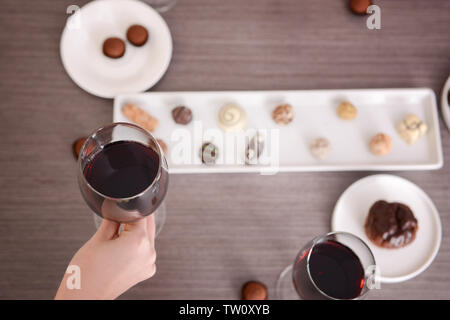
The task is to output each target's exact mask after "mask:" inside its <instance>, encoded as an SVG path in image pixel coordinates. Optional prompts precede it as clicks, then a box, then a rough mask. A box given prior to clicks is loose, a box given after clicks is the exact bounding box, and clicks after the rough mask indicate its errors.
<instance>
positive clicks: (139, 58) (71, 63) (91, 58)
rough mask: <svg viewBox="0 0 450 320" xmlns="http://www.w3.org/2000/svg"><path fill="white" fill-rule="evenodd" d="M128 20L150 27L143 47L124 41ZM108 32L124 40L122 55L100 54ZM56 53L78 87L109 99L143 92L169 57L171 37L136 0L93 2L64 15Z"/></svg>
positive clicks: (157, 18) (156, 16)
mask: <svg viewBox="0 0 450 320" xmlns="http://www.w3.org/2000/svg"><path fill="white" fill-rule="evenodd" d="M133 24H141V25H143V26H145V27H146V28H147V30H148V31H149V40H148V42H147V43H146V44H145V45H144V46H142V47H135V46H133V45H131V44H130V43H129V42H128V41H127V40H126V32H127V29H128V27H129V26H130V25H133ZM113 36H114V37H119V38H121V39H123V40H124V41H125V42H126V52H125V55H124V56H123V57H122V58H119V59H110V58H108V57H106V56H105V55H104V54H103V51H102V46H103V41H104V40H105V39H106V38H108V37H113ZM60 52H61V59H62V63H63V65H64V68H65V69H66V71H67V73H68V74H69V76H70V77H71V78H72V80H73V81H74V82H75V83H76V84H77V85H78V86H80V87H81V88H82V89H84V90H86V91H87V92H89V93H91V94H93V95H96V96H99V97H103V98H113V97H114V96H116V95H118V94H121V93H126V92H142V91H145V90H147V89H149V88H150V87H152V86H153V85H154V84H155V83H156V82H158V80H159V79H161V77H162V76H163V75H164V73H165V72H166V70H167V68H168V66H169V63H170V59H171V57H172V37H171V35H170V31H169V28H168V27H167V24H166V23H165V21H164V20H163V18H162V17H161V16H160V15H159V14H158V13H157V12H156V11H155V10H153V9H152V8H151V7H150V6H148V5H146V4H145V3H143V2H141V1H135V0H96V1H92V2H89V3H88V4H86V5H85V6H84V7H83V8H81V9H80V10H78V11H77V12H76V13H75V14H73V15H72V16H71V17H70V18H69V19H68V21H67V24H66V27H65V28H64V31H63V33H62V36H61V43H60Z"/></svg>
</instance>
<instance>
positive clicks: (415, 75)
mask: <svg viewBox="0 0 450 320" xmlns="http://www.w3.org/2000/svg"><path fill="white" fill-rule="evenodd" d="M86 2H87V1H80V0H60V1H54V0H40V1H33V0H21V1H18V0H2V1H1V2H0V74H1V79H0V121H1V122H0V298H2V299H22V298H27V299H28V298H30V299H51V298H53V296H54V294H55V292H56V289H57V286H58V284H59V282H60V280H61V277H62V275H63V272H64V270H65V268H66V266H67V264H68V262H69V260H70V258H71V257H72V255H73V254H74V253H75V251H76V250H77V249H78V248H79V247H80V246H81V245H82V244H83V243H84V242H85V241H86V240H87V239H88V238H89V237H90V236H91V235H92V233H93V232H94V225H93V222H92V216H91V212H90V210H89V208H88V207H87V205H86V204H85V203H84V201H83V199H82V197H81V195H80V192H79V190H78V185H77V180H76V170H75V161H74V158H73V155H72V150H71V144H72V142H73V141H74V140H75V139H76V138H78V137H80V136H84V135H87V134H88V133H90V132H91V131H92V130H93V129H95V128H96V127H99V126H100V125H104V124H106V123H109V122H111V120H112V101H111V100H106V99H100V98H96V97H94V96H91V95H89V94H87V93H86V92H84V91H82V90H81V89H79V88H78V87H77V86H76V85H75V84H74V83H73V82H72V81H71V80H70V78H69V77H68V76H67V74H66V73H65V71H64V69H63V67H62V65H61V62H60V57H59V40H60V35H61V32H62V29H63V27H64V24H65V21H66V19H67V15H66V14H65V12H66V8H67V6H68V5H70V4H78V5H80V6H81V5H83V4H84V3H86ZM374 2H375V3H376V4H378V5H379V6H380V7H381V10H382V28H381V30H368V29H367V28H366V26H365V23H366V20H365V18H364V17H359V16H355V15H352V14H351V13H350V12H349V11H348V9H347V1H344V0H342V1H338V0H326V1H325V0H321V1H316V0H283V1H280V0H227V1H223V0H189V1H188V0H179V1H178V4H177V6H176V7H175V8H174V9H172V10H171V11H169V12H168V13H166V14H164V15H163V16H164V18H165V19H166V21H167V23H168V25H169V27H170V29H171V32H172V35H173V40H174V54H173V60H172V63H171V65H170V67H169V69H168V72H167V74H166V75H165V76H164V78H163V79H162V80H161V81H160V82H159V83H158V84H157V85H156V86H155V87H154V88H153V89H152V90H155V91H177V90H228V89H230V90H231V89H232V90H252V89H260V90H264V89H267V90H276V89H331V88H389V87H430V88H432V89H433V90H434V91H435V92H436V94H437V95H440V91H441V88H442V86H443V84H444V82H445V80H446V79H447V77H448V76H449V72H450V63H449V58H450V19H449V18H448V17H449V12H450V1H447V0H427V1H424V0H396V1H389V0H384V1H382V0H379V1H378V0H375V1H374ZM441 124H442V127H441V130H442V132H441V135H442V141H443V148H444V156H445V159H446V160H447V159H450V135H449V132H448V131H447V130H446V129H445V126H444V124H443V123H442V122H441ZM368 174H369V173H367V172H346V173H295V174H293V173H289V174H288V173H283V174H277V175H275V176H260V175H258V174H204V175H175V176H171V177H170V178H171V181H170V188H169V194H168V196H167V201H166V203H167V209H168V217H167V221H166V225H165V227H164V230H163V232H162V233H161V236H160V237H159V238H158V240H157V251H158V261H157V265H158V272H157V274H156V276H154V277H153V278H152V279H150V280H148V281H145V282H143V283H141V284H139V285H137V286H136V287H134V288H132V289H131V290H129V291H128V292H127V293H125V294H124V295H123V296H122V297H121V298H124V299H238V298H239V296H240V288H241V285H242V284H243V283H244V282H246V281H248V280H253V279H256V280H260V281H262V282H264V283H266V284H267V286H268V288H269V296H270V297H272V298H273V295H274V285H275V281H276V279H277V277H278V274H279V272H280V271H281V270H282V269H283V268H284V267H285V266H286V265H287V264H289V263H291V262H292V260H293V258H294V257H295V255H296V253H297V251H298V250H299V249H300V248H301V247H302V245H303V244H304V243H306V242H307V241H308V240H310V239H311V238H313V237H315V236H317V235H319V234H322V233H325V232H327V231H329V230H330V216H331V212H332V209H333V207H334V204H335V202H336V200H337V199H338V197H339V195H340V194H341V193H342V191H343V190H344V189H345V188H346V187H347V186H348V185H350V184H351V183H352V182H354V181H355V180H356V179H359V178H361V177H364V176H366V175H368ZM396 174H398V175H400V176H402V177H406V178H408V179H410V180H411V181H413V182H415V183H417V184H418V185H419V186H421V187H422V188H423V189H424V190H425V191H426V192H427V193H428V194H429V195H430V196H431V198H432V199H433V200H434V202H435V204H436V206H437V208H438V209H439V211H440V215H441V219H442V224H443V238H442V245H441V249H440V251H439V254H438V256H437V258H436V260H435V261H434V263H433V264H432V265H431V266H430V267H429V268H428V269H427V270H426V271H425V272H424V273H422V274H421V275H419V276H418V277H416V278H414V279H412V280H410V281H407V282H404V283H401V284H392V285H383V286H382V289H381V290H375V291H374V292H372V293H371V294H370V296H369V298H372V299H380V298H385V299H446V298H447V299H448V298H450V276H449V275H450V235H449V232H448V231H449V228H450V164H449V162H446V163H445V165H444V168H443V169H441V170H439V171H427V172H396ZM399 263H401V261H399Z"/></svg>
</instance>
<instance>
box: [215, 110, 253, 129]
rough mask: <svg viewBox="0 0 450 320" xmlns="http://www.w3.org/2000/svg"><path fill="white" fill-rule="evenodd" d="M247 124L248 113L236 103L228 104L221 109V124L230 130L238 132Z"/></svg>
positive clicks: (223, 127)
mask: <svg viewBox="0 0 450 320" xmlns="http://www.w3.org/2000/svg"><path fill="white" fill-rule="evenodd" d="M246 124H247V114H246V113H245V111H244V110H243V109H242V108H241V107H239V106H238V105H236V104H227V105H225V106H224V107H223V108H222V109H220V111H219V126H220V127H221V128H222V129H223V130H224V131H228V132H238V131H240V130H242V129H243V128H244V127H245V125H246Z"/></svg>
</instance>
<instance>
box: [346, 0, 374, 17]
mask: <svg viewBox="0 0 450 320" xmlns="http://www.w3.org/2000/svg"><path fill="white" fill-rule="evenodd" d="M371 5H372V1H371V0H350V9H351V10H352V11H353V12H354V13H356V14H361V15H363V14H366V13H367V8H368V7H369V6H371Z"/></svg>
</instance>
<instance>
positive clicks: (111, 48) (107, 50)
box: [103, 38, 125, 59]
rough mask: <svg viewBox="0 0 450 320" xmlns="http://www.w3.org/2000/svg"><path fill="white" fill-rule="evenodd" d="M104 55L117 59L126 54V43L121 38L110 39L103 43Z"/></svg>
mask: <svg viewBox="0 0 450 320" xmlns="http://www.w3.org/2000/svg"><path fill="white" fill-rule="evenodd" d="M103 54H104V55H105V56H107V57H110V58H113V59H117V58H120V57H122V56H123V55H124V54H125V42H124V41H123V40H122V39H119V38H108V39H106V40H105V42H103Z"/></svg>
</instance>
